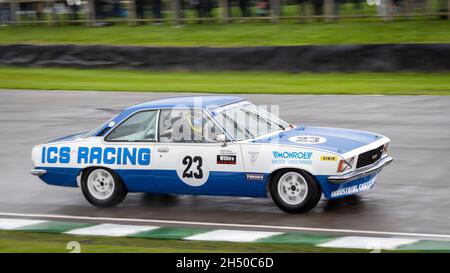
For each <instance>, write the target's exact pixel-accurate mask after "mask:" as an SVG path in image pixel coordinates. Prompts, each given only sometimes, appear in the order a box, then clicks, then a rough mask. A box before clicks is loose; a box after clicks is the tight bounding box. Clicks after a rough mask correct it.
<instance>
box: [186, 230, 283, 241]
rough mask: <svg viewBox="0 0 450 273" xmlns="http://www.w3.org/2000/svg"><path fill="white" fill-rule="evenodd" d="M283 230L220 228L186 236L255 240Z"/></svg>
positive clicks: (191, 238) (191, 237) (219, 239)
mask: <svg viewBox="0 0 450 273" xmlns="http://www.w3.org/2000/svg"><path fill="white" fill-rule="evenodd" d="M279 234H282V233H281V232H266V231H248V230H228V229H218V230H213V231H209V232H205V233H201V234H197V235H193V236H189V237H186V238H184V239H183V240H195V241H224V242H253V241H256V240H259V239H263V238H267V237H270V236H274V235H279Z"/></svg>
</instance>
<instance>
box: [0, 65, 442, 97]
mask: <svg viewBox="0 0 450 273" xmlns="http://www.w3.org/2000/svg"><path fill="white" fill-rule="evenodd" d="M0 88H1V89H41V90H98V91H139V92H200V93H202V92H204V93H255V94H258V93H265V94H273V93H279V94H389V95H450V73H298V74H294V73H276V72H147V71H133V70H100V69H99V70H83V69H61V68H58V69H57V68H16V67H0Z"/></svg>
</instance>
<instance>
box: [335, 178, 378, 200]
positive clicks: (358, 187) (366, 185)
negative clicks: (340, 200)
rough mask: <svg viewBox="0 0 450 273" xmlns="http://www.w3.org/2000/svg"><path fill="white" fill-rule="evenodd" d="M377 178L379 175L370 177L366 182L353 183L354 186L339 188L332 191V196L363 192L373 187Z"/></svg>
mask: <svg viewBox="0 0 450 273" xmlns="http://www.w3.org/2000/svg"><path fill="white" fill-rule="evenodd" d="M376 179H377V177H376V176H374V177H373V178H372V179H370V180H369V181H367V182H364V183H361V184H358V185H353V186H349V187H344V188H340V189H337V190H335V191H332V192H331V197H339V196H344V195H351V194H355V193H358V192H363V191H367V190H370V189H371V188H372V187H373V185H374V184H375V182H376Z"/></svg>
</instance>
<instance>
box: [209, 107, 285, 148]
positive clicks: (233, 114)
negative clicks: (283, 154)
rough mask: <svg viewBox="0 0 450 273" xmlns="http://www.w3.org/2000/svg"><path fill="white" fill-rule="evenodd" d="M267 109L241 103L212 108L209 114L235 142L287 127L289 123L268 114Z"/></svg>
mask: <svg viewBox="0 0 450 273" xmlns="http://www.w3.org/2000/svg"><path fill="white" fill-rule="evenodd" d="M267 108H268V107H267V106H257V105H255V104H252V103H250V102H248V101H242V102H238V103H233V104H229V105H226V106H221V107H217V108H214V109H212V110H211V114H212V116H213V117H214V118H215V119H216V120H217V121H218V122H219V123H220V125H221V126H222V127H223V128H224V129H225V131H227V132H228V133H229V134H230V135H231V136H232V137H233V138H234V139H235V140H245V139H252V138H256V137H259V136H263V135H266V134H270V133H273V132H276V131H279V130H284V129H286V128H287V127H289V123H287V122H285V121H284V120H282V119H280V118H279V117H278V116H277V115H275V114H273V113H272V112H269V111H268V110H267ZM271 110H274V109H273V108H272V109H271ZM275 110H278V108H276V109H275Z"/></svg>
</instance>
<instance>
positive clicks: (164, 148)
mask: <svg viewBox="0 0 450 273" xmlns="http://www.w3.org/2000/svg"><path fill="white" fill-rule="evenodd" d="M158 152H160V153H167V152H169V148H168V147H159V148H158Z"/></svg>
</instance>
